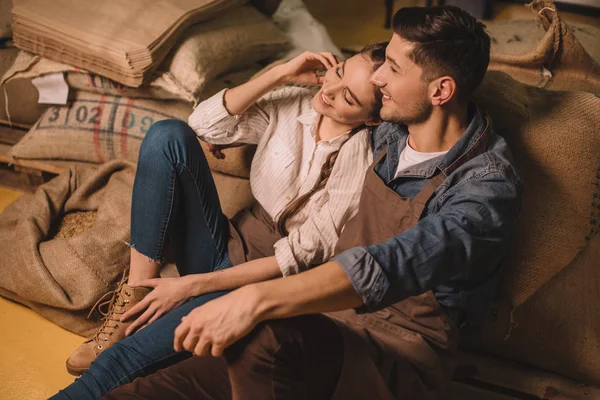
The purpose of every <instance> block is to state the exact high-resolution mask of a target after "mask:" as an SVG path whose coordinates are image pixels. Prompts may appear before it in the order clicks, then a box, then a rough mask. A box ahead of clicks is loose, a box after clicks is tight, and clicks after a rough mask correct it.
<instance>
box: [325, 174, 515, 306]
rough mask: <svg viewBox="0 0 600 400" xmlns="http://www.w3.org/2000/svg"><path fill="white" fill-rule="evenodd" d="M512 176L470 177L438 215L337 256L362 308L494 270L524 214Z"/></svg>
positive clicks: (442, 200) (443, 199)
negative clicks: (378, 241)
mask: <svg viewBox="0 0 600 400" xmlns="http://www.w3.org/2000/svg"><path fill="white" fill-rule="evenodd" d="M510 175H511V172H510V171H509V172H508V175H507V174H506V173H502V172H500V171H497V170H495V171H493V172H490V171H487V172H482V173H481V174H480V175H479V176H475V177H471V178H468V179H466V180H465V181H463V182H460V183H459V184H457V185H455V186H453V187H451V188H450V189H449V190H448V191H447V192H446V193H444V194H443V195H442V196H441V198H439V199H437V202H438V206H439V209H438V211H437V212H435V213H431V214H429V215H427V216H426V217H424V218H423V219H421V220H420V221H419V222H418V223H417V224H416V225H415V226H414V227H412V228H411V229H409V230H407V231H405V232H403V233H401V234H398V235H396V236H394V237H392V238H390V239H389V240H388V241H387V242H384V243H378V244H374V245H371V246H366V247H355V248H352V249H349V250H347V251H345V252H343V253H341V254H339V255H338V256H337V257H335V258H334V260H335V261H337V262H338V263H339V264H340V265H341V266H342V268H343V269H344V271H345V272H346V274H347V275H348V277H349V279H350V281H351V283H352V286H353V287H354V289H355V291H356V292H357V293H358V294H359V295H360V296H361V298H362V300H363V304H364V308H366V309H367V310H369V311H374V310H377V309H381V308H384V307H387V306H389V305H391V304H394V303H397V302H399V301H401V300H403V299H405V298H406V297H410V296H415V295H419V294H421V293H424V292H426V291H427V290H432V289H434V288H435V287H436V286H437V285H439V284H442V283H447V282H453V281H468V280H469V279H470V278H471V277H472V276H473V275H480V274H481V273H483V272H484V271H482V269H483V270H487V271H489V270H491V269H494V268H496V267H497V263H496V265H490V263H491V262H493V261H494V260H499V259H501V257H502V255H503V254H504V252H505V251H506V248H507V244H508V241H509V238H510V235H511V232H512V230H513V227H514V225H515V220H516V218H517V216H518V214H519V212H520V209H521V191H522V188H521V184H520V181H519V179H518V178H517V177H515V176H514V175H512V176H510ZM509 176H510V177H509ZM511 178H512V179H511ZM361 308H363V307H361Z"/></svg>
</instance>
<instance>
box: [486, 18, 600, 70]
mask: <svg viewBox="0 0 600 400" xmlns="http://www.w3.org/2000/svg"><path fill="white" fill-rule="evenodd" d="M567 27H568V28H569V31H571V32H572V33H573V35H575V38H576V39H577V41H578V42H579V43H580V44H581V46H582V47H583V48H584V50H585V51H586V52H587V53H588V54H589V55H590V56H592V58H593V59H594V61H596V62H600V46H599V45H598V43H600V28H598V27H595V26H591V25H585V24H579V23H575V22H569V23H567ZM485 28H486V31H487V32H488V34H489V35H490V38H491V40H492V48H491V52H492V54H505V55H506V54H513V55H522V54H525V53H530V52H532V51H534V50H535V48H536V46H537V45H538V44H539V43H540V42H541V41H542V40H543V39H544V36H545V35H546V34H547V33H546V30H545V29H544V26H543V24H542V22H541V21H540V20H539V19H537V18H536V20H533V19H517V20H512V19H510V20H504V21H485Z"/></svg>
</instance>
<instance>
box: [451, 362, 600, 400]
mask: <svg viewBox="0 0 600 400" xmlns="http://www.w3.org/2000/svg"><path fill="white" fill-rule="evenodd" d="M457 361H458V364H457V365H458V368H457V374H456V375H459V376H457V378H462V379H461V382H462V383H468V384H471V385H480V386H481V387H487V388H488V389H489V390H496V391H502V390H504V393H513V395H515V396H517V398H523V399H552V400H567V399H568V400H591V399H600V388H599V387H597V386H593V385H585V384H583V383H581V382H577V381H575V380H572V379H569V378H566V377H563V376H560V375H556V374H553V373H551V372H546V371H542V370H539V369H536V368H533V367H528V366H525V365H522V364H519V363H516V362H511V361H507V360H503V359H500V358H497V357H491V356H483V355H479V354H474V353H469V352H465V351H462V352H460V354H459V356H458V359H457ZM469 370H470V371H472V374H470V376H465V373H464V371H469ZM461 371H462V372H461ZM460 375H462V376H460ZM467 375H468V374H467ZM495 388H496V389H495Z"/></svg>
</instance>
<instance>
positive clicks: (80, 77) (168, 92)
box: [0, 49, 262, 124]
mask: <svg viewBox="0 0 600 400" xmlns="http://www.w3.org/2000/svg"><path fill="white" fill-rule="evenodd" d="M10 50H12V52H11V53H10V55H11V58H10V59H9V58H8V57H3V58H4V59H5V60H3V58H2V57H1V56H2V52H1V51H0V76H1V77H2V80H1V81H0V85H3V86H5V87H6V88H7V89H8V93H7V98H8V102H9V105H11V110H12V114H15V112H17V113H18V112H19V110H18V105H17V107H15V106H13V103H15V102H18V101H19V99H20V98H21V97H22V95H20V93H19V92H17V91H15V90H11V88H12V87H14V86H16V84H17V83H21V82H27V84H28V85H29V86H30V87H31V90H30V91H33V99H34V100H33V101H30V103H32V104H31V106H33V107H35V106H37V107H38V108H39V107H41V106H43V105H41V104H37V97H38V96H37V89H35V87H34V86H33V85H32V84H31V80H32V79H33V78H37V77H40V76H44V75H48V74H54V73H63V74H64V77H65V81H66V82H67V85H69V88H71V89H75V90H82V91H85V92H91V93H99V94H108V95H113V96H123V97H130V98H135V99H160V100H182V101H187V102H194V101H202V100H204V99H206V98H208V97H210V96H212V95H213V94H215V93H217V92H219V91H221V90H222V89H225V88H230V87H234V86H238V85H241V84H242V83H245V82H246V81H248V80H249V79H250V77H251V76H252V75H253V74H254V73H256V71H258V70H260V69H261V68H262V66H261V65H260V64H257V63H250V64H248V63H247V62H246V61H244V62H243V63H242V64H244V66H243V68H234V69H232V70H230V71H227V72H224V73H223V74H221V75H219V76H218V77H216V78H214V79H212V80H209V81H208V83H207V84H206V85H205V86H203V89H202V91H201V93H199V94H198V96H196V97H194V96H190V95H189V94H187V93H186V92H185V91H182V90H180V89H179V88H178V87H175V88H174V89H173V87H171V86H169V85H167V84H166V83H164V82H163V83H161V80H162V78H160V77H157V78H155V79H153V80H151V81H150V82H149V83H148V84H146V85H142V86H140V87H129V86H125V85H123V84H122V83H119V82H115V81H113V80H111V79H109V78H106V77H104V76H100V75H96V74H93V73H91V72H87V71H84V70H82V69H79V68H76V67H73V66H71V65H67V64H63V63H60V62H57V61H53V60H50V59H48V58H44V57H41V56H39V55H37V54H32V53H29V52H26V51H24V50H20V51H19V50H18V49H10ZM4 66H5V67H4ZM173 68H176V69H179V68H178V65H174V66H173ZM157 73H158V74H159V75H160V74H161V72H160V71H158V72H157ZM161 86H163V87H161ZM29 97H32V96H29ZM0 101H4V98H1V99H0ZM45 108H48V106H45V107H44V109H45ZM1 113H2V110H0V115H2V114H1ZM40 115H41V112H39V113H38V114H37V116H36V117H35V118H33V121H31V124H33V123H35V121H36V120H37V119H38V118H39V116H40ZM18 119H19V118H18V116H16V118H15V116H13V120H16V122H19V121H18Z"/></svg>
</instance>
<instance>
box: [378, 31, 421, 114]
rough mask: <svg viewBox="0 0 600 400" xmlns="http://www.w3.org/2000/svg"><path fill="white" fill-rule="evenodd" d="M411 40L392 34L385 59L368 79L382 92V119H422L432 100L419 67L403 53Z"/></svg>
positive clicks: (407, 48)
mask: <svg viewBox="0 0 600 400" xmlns="http://www.w3.org/2000/svg"><path fill="white" fill-rule="evenodd" d="M412 46H413V45H412V44H411V43H410V42H408V41H406V40H404V39H403V38H402V37H401V36H399V35H397V34H394V35H393V36H392V40H390V43H389V44H388V46H387V49H386V60H385V63H384V64H383V65H382V66H381V67H380V68H379V69H377V71H375V73H374V74H373V75H372V76H371V82H372V83H373V84H374V85H376V86H378V87H379V89H380V90H381V92H382V93H383V106H382V108H381V112H380V116H381V119H383V120H384V121H391V122H396V123H400V124H405V125H409V126H410V125H414V124H419V123H422V122H424V121H426V120H427V119H428V118H429V116H430V115H431V111H432V108H433V107H432V104H431V100H430V99H429V96H428V83H426V82H424V81H423V80H422V78H421V73H422V69H421V68H420V67H419V66H418V65H416V64H415V63H414V62H413V61H412V60H411V59H410V57H409V56H408V55H407V54H410V52H411V51H412Z"/></svg>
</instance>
